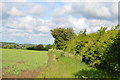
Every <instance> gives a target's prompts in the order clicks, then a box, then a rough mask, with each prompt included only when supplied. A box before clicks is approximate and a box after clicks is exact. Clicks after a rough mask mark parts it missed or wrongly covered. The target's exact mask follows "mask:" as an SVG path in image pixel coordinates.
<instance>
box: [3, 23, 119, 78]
mask: <svg viewBox="0 0 120 80" xmlns="http://www.w3.org/2000/svg"><path fill="white" fill-rule="evenodd" d="M119 26H120V25H117V26H115V27H112V28H111V30H107V27H101V29H100V30H98V31H97V32H95V33H91V34H87V33H86V30H84V31H80V32H79V34H78V35H76V34H75V33H74V31H73V30H72V29H71V28H67V29H64V28H56V29H53V30H51V34H52V36H53V37H54V38H55V41H54V44H53V46H52V45H46V46H44V45H41V44H40V45H31V46H27V47H26V48H19V50H17V49H1V50H2V52H3V57H2V58H3V59H2V61H3V66H2V67H3V68H2V69H3V75H7V74H13V75H19V73H20V72H22V71H25V70H35V69H42V70H43V72H42V73H41V74H40V75H39V76H38V78H119V77H120V35H119V31H120V30H118V27H119ZM5 45H6V43H5ZM13 45H14V44H11V45H10V44H9V45H8V44H7V47H8V48H11V46H12V48H13ZM52 47H53V49H51V48H52ZM20 49H29V50H20ZM32 50H42V51H32ZM44 50H49V51H48V54H47V51H44ZM36 77H37V76H36Z"/></svg>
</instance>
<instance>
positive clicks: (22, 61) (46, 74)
mask: <svg viewBox="0 0 120 80" xmlns="http://www.w3.org/2000/svg"><path fill="white" fill-rule="evenodd" d="M2 53H3V54H2V70H3V73H2V75H3V78H4V77H6V76H7V78H8V77H14V76H13V75H16V77H22V78H23V77H24V76H26V77H27V78H31V77H32V78H115V77H119V76H118V75H114V74H110V73H107V72H105V71H102V70H97V69H95V68H92V67H89V66H88V65H86V64H85V63H82V62H81V59H79V58H78V57H74V56H73V55H69V56H71V57H68V56H60V55H61V52H59V51H56V52H55V51H53V52H47V51H32V50H17V49H2ZM62 53H63V52H62ZM56 56H57V57H59V58H58V59H57V58H56ZM34 70H35V71H34ZM29 71H32V72H29ZM41 71H42V72H41ZM21 72H28V73H27V74H23V75H21V76H19V75H20V73H21ZM40 72H41V73H40ZM30 74H31V75H30ZM28 75H30V76H28ZM33 75H34V76H33Z"/></svg>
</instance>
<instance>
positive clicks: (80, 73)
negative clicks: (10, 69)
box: [38, 51, 119, 78]
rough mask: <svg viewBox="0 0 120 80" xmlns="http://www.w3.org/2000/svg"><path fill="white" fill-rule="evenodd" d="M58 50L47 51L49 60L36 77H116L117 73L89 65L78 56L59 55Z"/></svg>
mask: <svg viewBox="0 0 120 80" xmlns="http://www.w3.org/2000/svg"><path fill="white" fill-rule="evenodd" d="M60 54H61V53H60V52H59V51H58V52H57V51H53V52H52V53H51V52H49V53H48V55H49V62H48V66H47V68H46V69H45V71H44V73H43V74H40V76H38V78H117V77H119V76H118V75H115V74H111V73H107V72H106V71H102V70H98V69H95V68H93V67H89V66H88V65H86V64H85V63H82V62H81V60H80V59H79V58H78V57H75V56H73V55H71V57H65V56H60Z"/></svg>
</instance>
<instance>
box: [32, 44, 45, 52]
mask: <svg viewBox="0 0 120 80" xmlns="http://www.w3.org/2000/svg"><path fill="white" fill-rule="evenodd" d="M34 49H35V50H41V51H43V50H44V46H43V45H42V44H39V45H37V46H35V48H34Z"/></svg>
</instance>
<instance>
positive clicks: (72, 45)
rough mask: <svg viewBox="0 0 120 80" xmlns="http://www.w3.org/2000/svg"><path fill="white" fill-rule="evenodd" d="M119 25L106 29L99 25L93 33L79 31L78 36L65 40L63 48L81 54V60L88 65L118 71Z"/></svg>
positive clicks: (119, 54) (119, 50) (119, 70)
mask: <svg viewBox="0 0 120 80" xmlns="http://www.w3.org/2000/svg"><path fill="white" fill-rule="evenodd" d="M118 27H119V25H117V26H115V27H112V28H111V30H107V27H101V29H100V30H98V31H97V32H95V33H91V34H86V30H84V31H83V32H81V31H80V33H79V34H78V36H77V37H76V38H74V39H71V40H69V41H68V42H66V45H65V46H64V48H63V50H64V51H67V52H70V53H73V54H75V55H81V56H82V61H83V62H85V63H86V64H89V65H90V66H93V67H96V68H101V69H103V68H104V69H106V70H109V71H114V72H120V62H119V61H120V36H119V34H118V31H119V30H118Z"/></svg>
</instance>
